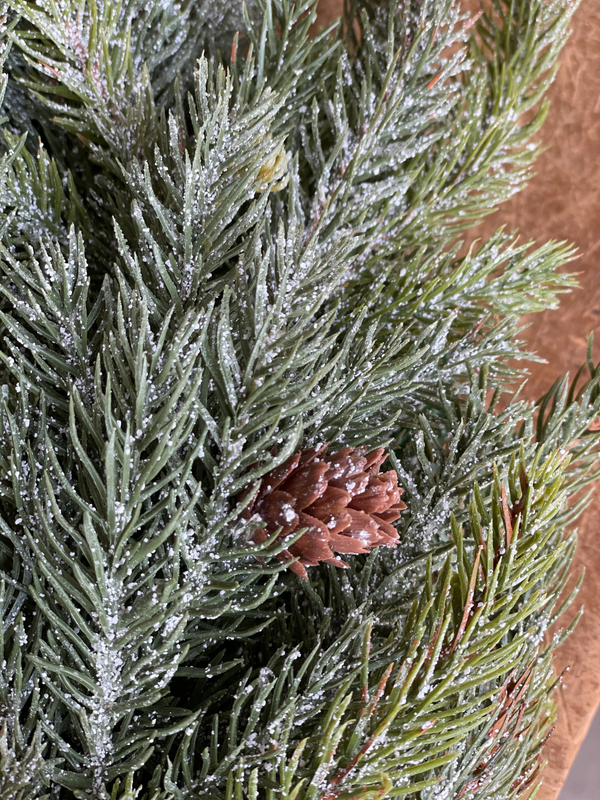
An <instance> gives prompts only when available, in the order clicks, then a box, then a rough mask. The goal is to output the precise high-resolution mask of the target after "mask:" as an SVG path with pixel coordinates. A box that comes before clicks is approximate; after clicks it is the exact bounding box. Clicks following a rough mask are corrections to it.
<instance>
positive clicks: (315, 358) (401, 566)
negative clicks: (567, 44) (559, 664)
mask: <svg viewBox="0 0 600 800" xmlns="http://www.w3.org/2000/svg"><path fill="white" fill-rule="evenodd" d="M575 5H576V3H575V2H572V1H571V0H489V2H486V3H485V4H484V6H483V8H482V13H481V14H480V15H476V16H472V15H470V14H469V13H466V12H465V10H464V9H462V8H461V7H460V4H459V3H458V2H457V1H456V0H403V1H402V2H397V1H396V2H388V0H380V1H379V2H377V1H376V0H346V7H345V17H344V20H343V21H342V22H340V23H339V24H336V25H334V26H332V27H331V28H330V29H328V30H325V31H322V32H320V33H319V34H318V35H313V36H311V35H309V32H310V30H311V26H312V25H313V23H314V21H315V18H316V7H315V3H314V2H313V0H296V2H291V0H257V2H256V3H252V4H250V5H249V6H248V7H243V6H242V5H241V3H240V4H238V2H237V0H212V2H208V0H183V1H182V2H178V3H175V2H169V0H152V1H151V0H146V1H145V2H143V0H128V1H127V2H113V0H103V2H98V1H97V0H80V1H79V2H77V3H75V2H71V0H36V2H29V0H10V2H8V3H5V5H4V7H3V9H2V13H3V23H2V47H3V50H2V68H3V75H2V83H1V88H2V93H3V113H4V117H3V120H2V126H3V136H2V153H3V155H2V160H1V161H0V169H1V182H0V198H1V215H2V220H1V223H2V228H1V237H2V241H1V244H0V269H1V279H0V296H1V299H0V326H1V334H2V339H1V345H0V360H1V361H0V371H1V376H0V377H1V381H0V382H1V395H0V418H1V425H2V436H1V441H0V504H1V505H0V512H1V513H0V568H1V581H0V596H1V602H2V623H3V636H2V638H1V639H0V642H1V645H0V646H1V647H2V655H1V658H0V717H1V720H2V727H1V729H0V798H1V800H37V799H38V798H42V797H48V798H50V797H56V798H87V797H91V798H95V799H96V798H97V799H98V800H100V798H108V797H112V798H113V800H118V798H122V800H125V799H126V798H127V799H128V800H129V799H132V798H134V797H137V798H140V800H142V798H145V799H146V800H167V799H168V800H171V798H172V800H195V798H211V799H212V798H215V800H225V799H226V800H242V798H248V800H258V799H259V798H260V800H263V798H264V800H276V799H277V800H279V798H281V799H282V800H351V798H352V800H375V799H376V798H383V797H384V796H385V797H397V798H402V797H405V798H409V800H458V798H465V800H466V799H468V798H478V799H480V800H484V799H485V800H487V799H488V798H489V800H491V799H492V798H494V800H500V798H507V799H509V798H510V799H511V800H512V799H513V798H517V797H526V796H529V797H532V796H533V794H532V793H531V792H532V790H533V791H535V788H534V787H535V786H536V785H537V782H538V778H539V772H540V765H541V755H540V752H541V747H542V743H543V741H544V739H545V737H546V736H547V734H548V731H549V728H550V726H551V723H552V719H553V714H554V711H553V706H552V699H551V697H552V690H553V688H554V686H555V684H556V678H555V677H554V676H553V673H552V670H551V656H552V651H553V649H554V647H556V645H557V644H559V643H560V641H561V639H562V637H563V636H564V635H565V634H557V635H555V636H554V638H552V640H550V639H549V638H548V637H546V636H545V634H546V632H547V631H548V629H549V628H550V626H551V625H552V624H553V623H554V621H555V620H556V619H557V618H558V617H559V616H560V614H561V613H562V611H563V610H564V609H565V608H566V607H567V606H568V604H569V602H570V601H571V599H572V597H573V595H571V596H567V597H565V591H564V590H565V586H566V583H567V579H568V576H569V566H570V562H571V559H572V555H573V551H574V548H575V542H576V537H575V534H574V533H573V532H569V530H570V529H568V526H569V525H571V524H572V522H573V521H574V520H575V519H576V517H577V515H578V514H579V513H580V511H581V510H582V508H583V507H584V506H585V503H586V501H587V497H588V495H587V494H586V491H583V490H584V489H585V487H586V486H587V485H588V484H589V483H590V482H591V481H593V480H594V478H595V477H596V476H597V475H598V470H599V462H598V444H599V436H600V433H598V432H597V431H596V430H595V426H593V425H592V422H593V421H594V419H595V418H596V416H597V415H598V414H599V413H600V389H599V381H600V369H599V368H597V367H596V366H595V364H594V362H593V360H592V355H591V351H592V347H591V342H590V349H589V357H588V363H587V364H586V365H584V367H583V368H582V370H581V371H580V373H579V374H578V375H577V376H576V378H575V379H574V380H573V381H571V382H569V380H568V379H567V378H565V379H560V380H558V381H557V383H556V384H555V385H554V386H553V387H552V388H551V389H550V391H549V392H548V394H547V395H546V396H545V397H544V398H542V399H541V400H540V402H539V403H538V404H537V405H532V404H530V403H528V402H525V401H523V400H519V399H518V397H517V396H516V395H515V394H513V393H511V392H512V391H513V390H514V387H515V385H516V383H518V382H519V381H520V380H521V378H522V375H523V373H522V372H520V371H519V370H518V369H517V368H516V367H515V363H516V362H515V359H521V360H523V359H528V358H532V356H530V354H528V353H527V352H526V350H525V348H524V345H523V343H522V342H520V341H519V339H518V335H519V318H520V317H521V315H523V314H525V313H530V312H533V311H538V310H541V309H543V308H548V307H554V306H555V305H556V303H557V296H558V294H559V293H560V292H562V291H565V290H568V289H569V288H570V287H572V286H574V285H575V283H574V279H573V277H572V276H570V275H569V274H567V273H565V272H564V271H559V270H560V267H562V266H563V265H564V264H565V263H566V262H567V261H569V260H570V259H571V258H572V257H573V251H572V250H571V249H569V247H568V246H566V245H565V244H563V243H549V244H546V245H543V246H541V247H537V248H536V247H535V246H534V245H533V244H532V243H526V244H524V243H520V242H518V241H517V239H516V235H515V234H512V233H507V232H505V231H504V230H503V229H500V230H498V232H497V233H496V234H495V235H494V236H493V237H492V238H491V239H490V240H489V241H487V242H483V243H479V244H478V245H477V246H476V247H474V248H472V249H471V250H470V251H469V252H468V254H467V255H461V252H462V251H461V232H462V231H464V230H465V229H467V228H469V227H470V226H472V225H474V224H475V223H477V222H478V221H479V220H480V219H481V218H482V217H483V216H484V215H485V214H487V213H489V212H491V211H492V210H494V209H495V208H496V207H497V206H498V204H500V203H501V202H502V201H503V200H505V199H506V198H507V197H509V196H510V195H511V194H512V193H514V192H515V191H517V190H519V188H521V187H522V185H523V183H524V181H525V180H526V179H527V177H528V176H529V175H530V170H531V166H532V164H533V161H534V158H535V155H536V153H537V145H535V144H532V137H534V136H535V134H536V133H537V132H538V130H539V128H540V125H541V124H542V122H543V119H544V116H545V114H546V109H547V106H546V103H545V101H544V99H543V97H544V93H545V91H546V89H547V87H548V85H549V84H550V82H551V81H552V78H553V76H554V73H555V70H556V65H557V57H558V54H559V51H560V48H561V46H562V44H563V43H564V41H565V37H566V35H567V29H568V24H569V20H570V17H571V15H572V13H573V11H574V9H575ZM510 387H512V388H511V391H510V392H508V389H509V388H510ZM507 392H508V393H507ZM507 397H509V399H508V400H507V399H506V398H507ZM324 442H327V443H328V450H327V453H329V454H330V456H334V455H335V454H336V453H339V452H340V451H343V452H345V453H353V454H354V455H352V459H354V461H353V463H355V464H362V463H363V461H364V459H363V456H364V454H366V453H369V452H372V451H376V450H377V448H379V447H386V448H387V449H388V452H389V458H388V461H387V464H386V466H385V467H383V469H384V470H387V471H388V473H389V475H390V476H391V477H389V479H386V480H388V483H387V484H386V485H387V486H389V487H392V486H393V484H394V480H395V477H393V473H392V470H393V471H395V474H396V475H397V477H398V481H399V485H400V486H401V487H402V488H403V495H402V499H403V501H404V502H405V503H406V509H405V510H402V511H400V510H399V509H400V508H401V504H400V503H398V502H396V506H395V508H397V509H398V511H397V513H395V516H398V513H399V514H400V518H399V520H397V521H396V522H395V523H394V524H395V526H396V528H397V534H396V532H393V536H389V537H388V538H389V539H390V541H389V542H388V544H389V543H392V544H393V543H394V542H395V539H394V537H396V536H397V538H398V544H397V546H395V547H386V548H384V547H377V546H374V545H375V544H376V543H377V542H376V537H375V534H373V536H374V537H375V538H371V539H369V540H368V541H367V540H365V539H364V538H363V544H364V548H363V550H362V553H363V554H357V555H351V554H350V555H346V556H344V560H345V561H346V564H347V567H346V568H340V567H339V566H336V565H328V564H324V563H318V562H322V561H323V560H324V557H321V556H316V557H315V558H314V565H313V566H311V565H310V564H311V563H313V562H311V561H310V559H308V561H307V559H306V557H305V554H306V553H307V552H309V551H308V550H307V547H308V545H307V543H310V542H313V541H314V542H316V541H317V539H318V536H317V533H318V531H321V532H322V529H321V528H320V527H319V525H317V523H314V522H313V523H310V524H312V525H313V528H314V530H313V529H308V528H307V527H306V525H304V527H303V526H302V524H300V522H298V524H295V527H293V529H290V530H291V533H290V531H289V530H288V531H287V532H286V530H285V526H284V524H283V523H282V524H279V523H277V524H276V521H277V520H278V519H279V517H277V516H276V513H277V514H278V513H280V512H281V513H283V514H284V517H282V518H281V519H283V520H285V519H291V517H286V516H285V514H288V513H289V514H292V515H293V514H294V513H295V511H294V510H293V509H294V508H296V507H298V508H299V507H300V506H299V501H298V497H299V494H298V493H299V492H300V489H301V488H302V489H303V490H306V491H307V492H310V491H312V489H311V487H312V488H314V486H315V483H314V481H315V480H316V478H314V476H313V477H312V478H311V477H310V476H309V472H310V471H309V472H303V473H302V476H304V477H302V481H304V483H302V486H301V487H300V488H299V484H298V482H297V481H296V483H290V482H288V483H287V484H285V483H281V484H280V485H279V484H278V485H279V488H277V487H275V483H274V476H275V475H277V474H282V472H281V470H284V471H285V470H288V472H287V473H286V475H288V478H289V474H290V472H289V469H290V467H289V465H290V464H294V465H296V466H294V467H292V469H296V468H297V471H296V473H294V474H295V475H296V476H297V475H299V474H300V472H301V470H300V468H301V467H302V464H304V463H305V462H304V461H302V460H301V459H308V461H310V459H313V460H312V462H311V463H313V464H315V463H316V464H317V466H316V467H315V468H314V469H316V471H317V472H318V473H319V475H322V474H324V470H325V469H326V467H323V465H322V463H321V461H319V459H322V458H325V456H324V455H323V453H324V450H323V448H322V447H320V445H321V444H322V443H324ZM310 448H317V451H316V453H317V456H318V458H317V461H316V462H315V461H314V457H315V456H314V452H313V451H311V450H310ZM344 448H347V449H346V450H345V449H344ZM349 448H359V449H357V450H351V449H349ZM377 452H381V451H377ZM307 453H308V454H309V455H306V454H307ZM310 453H313V455H310ZM298 454H304V455H301V456H299V455H298ZM328 457H329V456H328ZM340 458H341V456H340ZM369 458H374V456H369ZM294 459H295V460H294ZM360 459H363V461H360ZM308 461H307V462H306V463H308ZM327 463H333V462H327ZM365 463H366V462H365ZM361 468H362V467H361ZM357 469H358V467H357ZM277 470H280V472H279V473H278V472H277ZM310 474H311V475H312V473H310ZM315 474H316V473H315ZM336 474H338V473H336ZM339 474H341V473H339ZM327 475H329V476H330V478H331V485H332V486H333V485H334V481H335V480H338V482H339V480H341V478H336V477H335V475H334V474H333V472H331V474H330V473H327ZM319 480H320V478H319ZM323 480H326V479H325V478H324V479H323ZM327 480H329V478H327ZM369 480H370V481H371V483H370V484H369V486H370V487H371V489H372V492H373V493H374V494H373V496H375V495H377V497H381V492H380V489H377V488H373V487H374V486H375V484H376V485H377V486H379V484H380V483H381V481H380V480H379V478H377V477H373V478H372V479H369ZM311 481H312V483H311ZM344 485H345V486H346V488H343V487H342V488H341V489H340V488H339V487H338V489H337V491H338V497H343V498H346V499H343V503H342V504H341V505H340V507H339V509H338V512H339V515H343V514H347V513H349V512H348V508H350V506H349V505H348V506H346V505H344V504H347V503H349V502H350V498H353V499H352V503H355V507H354V509H355V510H356V509H358V508H359V507H360V508H362V507H363V506H364V508H365V509H366V510H365V512H364V513H368V514H371V513H372V509H371V507H370V506H369V507H368V503H367V499H366V497H367V495H366V494H364V493H363V494H361V496H360V497H359V499H358V500H356V499H354V498H355V496H358V495H357V493H359V494H360V492H363V488H364V487H363V488H361V490H360V492H359V490H358V489H356V488H352V489H351V488H349V485H346V484H344ZM365 486H366V484H365ZM265 487H270V488H265ZM286 487H287V488H286ZM334 488H335V487H334ZM371 489H369V491H371ZM284 490H286V491H284ZM346 490H347V492H346ZM282 491H283V493H284V494H287V497H288V498H291V499H290V503H291V505H289V507H288V506H286V505H285V503H283V500H282V499H281V497H282V494H281V493H282ZM381 491H383V489H382V490H381ZM386 491H387V490H386ZM389 491H390V492H391V491H392V489H391V488H390V489H389ZM277 492H279V494H277ZM340 492H341V494H340ZM344 492H346V494H344ZM364 492H367V489H364ZM377 492H379V494H377ZM267 495H268V497H269V498H270V499H269V503H271V505H270V506H269V504H268V503H267V501H266V500H264V501H261V499H260V498H263V497H267ZM389 496H390V498H391V497H392V494H390V495H389ZM315 497H316V495H315ZM394 497H396V496H395V495H394ZM278 498H279V499H278ZM313 499H314V498H313ZM307 502H308V501H307ZM340 502H341V501H340ZM377 502H379V500H378V501H377ZM386 502H387V501H386ZM361 503H362V504H363V506H361V505H360V504H361ZM391 503H392V500H391V499H390V500H389V505H391ZM342 506H343V508H342ZM387 507H388V506H385V508H387ZM272 508H274V509H275V511H274V512H273V514H274V515H275V516H273V517H272V518H269V519H267V518H266V515H268V514H269V513H271V511H270V510H269V509H272ZM304 508H307V509H308V511H309V512H310V513H311V514H312V513H314V514H317V511H315V510H314V508H315V507H314V506H307V505H305V506H304ZM373 508H375V506H373ZM255 509H258V510H259V511H260V513H257V512H256V510H255ZM311 509H313V510H312V511H311ZM370 509H371V510H370ZM378 509H379V510H376V511H375V512H373V513H375V515H376V516H377V514H381V513H382V514H383V516H380V517H378V518H377V519H379V520H384V516H385V514H386V513H388V512H386V511H385V510H383V511H382V509H384V505H381V507H380V508H379V506H378ZM275 512H276V513H275ZM338 512H336V513H338ZM261 514H262V515H263V517H261ZM350 516H352V515H350ZM388 516H389V514H388ZM298 519H300V517H299V518H298ZM303 519H304V518H303ZM389 519H391V517H389ZM376 521H377V520H376ZM384 522H385V520H384ZM349 524H350V523H348V525H349ZM377 524H380V522H377ZM385 524H386V525H389V524H391V523H389V522H386V523H385ZM349 530H350V528H347V530H346V532H348V531H349ZM381 530H383V527H382V529H381ZM386 530H389V529H386ZM315 531H317V533H315ZM323 535H324V534H323ZM357 535H358V534H357ZM310 536H313V537H316V538H314V539H310ZM303 537H304V538H303ZM356 541H358V540H356ZM310 546H311V547H313V545H312V544H311V545H310ZM314 546H316V545H314ZM353 546H355V547H358V545H353ZM294 548H296V549H294ZM358 549H360V548H358ZM315 552H316V551H315ZM346 552H350V553H352V552H355V551H352V550H351V551H346ZM294 554H295V557H296V558H297V559H299V560H296V561H292V562H290V555H291V556H293V557H294ZM303 558H304V561H302V559H303ZM300 563H302V564H303V565H307V568H306V574H307V575H308V577H307V578H302V577H298V576H297V575H295V574H294V571H293V570H291V569H289V567H290V566H292V567H294V566H296V567H297V569H296V571H297V572H302V570H301V569H300V568H299V567H298V565H299V564H300ZM303 568H304V567H303ZM567 632H568V631H567Z"/></svg>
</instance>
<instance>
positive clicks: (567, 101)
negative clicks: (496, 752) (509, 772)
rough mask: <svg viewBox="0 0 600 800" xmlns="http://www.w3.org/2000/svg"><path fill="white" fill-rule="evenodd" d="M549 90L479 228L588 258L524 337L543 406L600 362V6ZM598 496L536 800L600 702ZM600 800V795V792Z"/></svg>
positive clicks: (586, 523)
mask: <svg viewBox="0 0 600 800" xmlns="http://www.w3.org/2000/svg"><path fill="white" fill-rule="evenodd" d="M342 5H343V0H320V9H319V10H320V15H321V21H322V22H323V24H325V23H327V22H329V21H331V20H332V19H334V18H335V17H337V16H338V15H339V14H340V12H341V8H342ZM561 62H562V66H561V69H560V72H559V75H558V78H557V80H556V82H555V83H554V85H553V86H552V88H551V91H550V99H551V101H552V107H551V111H550V115H549V117H548V120H547V121H546V125H545V127H544V129H543V131H542V135H541V138H542V140H543V141H544V143H545V144H547V145H550V149H549V150H548V151H547V152H546V153H544V154H543V155H542V156H541V157H540V159H539V160H538V162H537V166H536V171H537V175H536V176H535V178H533V179H532V181H531V182H530V184H529V186H528V187H527V188H526V189H525V190H524V191H523V192H521V193H520V194H519V195H517V196H516V197H515V198H513V199H512V200H511V201H510V202H509V203H507V204H505V205H504V206H502V207H501V208H500V210H499V211H497V212H496V213H495V214H494V215H492V216H491V217H490V218H488V221H487V222H486V223H485V224H484V225H483V226H482V228H481V235H482V236H487V235H489V234H490V233H491V232H492V231H493V230H495V229H496V228H497V227H499V226H500V225H502V224H506V225H507V226H508V228H509V229H512V228H517V227H518V228H519V229H520V231H522V233H523V235H524V237H526V238H530V237H531V238H534V239H536V240H537V241H538V242H540V243H541V242H544V241H547V240H548V239H558V240H563V239H567V240H569V241H570V242H572V243H573V244H575V245H576V246H577V247H578V248H579V251H580V253H581V258H580V259H579V261H577V262H576V263H575V265H572V266H573V268H574V269H577V270H579V271H580V272H581V275H580V282H581V286H582V288H581V289H580V290H578V291H576V292H573V293H572V294H570V295H563V300H562V303H561V308H560V309H559V310H558V311H553V312H546V313H544V314H540V315H537V316H536V317H535V318H534V319H533V320H532V325H531V327H530V328H529V330H528V332H527V339H528V342H529V345H530V347H531V349H533V350H535V351H536V352H537V353H538V354H539V355H541V356H543V357H544V358H545V359H546V360H547V362H548V363H547V364H542V365H536V367H535V370H534V371H533V372H532V376H531V379H530V381H529V384H528V389H527V394H528V395H529V397H531V398H536V397H538V396H539V395H540V394H542V393H543V392H544V391H545V390H546V389H547V388H549V386H550V385H551V384H552V382H553V381H554V379H555V378H556V376H557V374H558V373H564V372H566V371H569V370H570V371H571V372H574V371H575V370H576V369H577V368H578V367H579V365H580V364H581V363H582V362H583V360H584V358H585V348H586V338H587V335H588V333H589V332H590V331H593V330H594V329H596V332H597V345H598V346H597V347H596V353H595V359H596V360H598V358H599V357H600V2H599V0H583V1H582V3H581V6H580V8H579V10H578V11H577V13H576V15H575V20H574V23H573V32H572V35H571V37H570V39H569V41H568V42H567V44H566V47H565V50H564V51H563V55H562V58H561ZM599 514H600V491H598V492H597V496H596V499H595V501H594V502H593V504H592V505H591V506H590V508H589V509H588V510H587V511H586V513H585V515H584V516H583V517H582V519H581V520H580V524H579V534H580V544H579V550H578V555H577V557H576V564H575V571H576V572H577V573H579V572H580V571H581V569H582V568H583V567H585V569H586V578H585V581H584V585H583V589H582V591H581V594H580V596H579V601H578V602H579V604H583V605H584V607H585V614H584V616H583V619H582V620H581V622H580V623H579V626H578V627H577V629H576V631H575V633H574V634H573V635H572V636H571V637H570V639H569V640H568V641H567V642H566V643H565V644H564V645H563V647H562V648H561V650H560V652H559V653H558V655H557V658H556V669H557V671H562V670H563V669H564V668H565V667H566V666H568V665H572V666H571V669H570V671H569V673H568V674H567V676H566V678H565V681H564V684H563V688H562V689H560V690H559V692H558V702H559V719H558V723H557V726H556V730H555V731H554V734H553V735H552V736H551V737H550V739H549V741H548V743H547V745H546V758H547V760H548V767H547V769H546V772H545V775H544V783H543V785H542V788H541V791H540V793H538V795H536V800H556V797H557V795H558V792H559V791H560V787H561V786H562V783H563V781H564V778H565V776H566V773H567V771H568V769H569V766H570V764H571V763H572V761H573V758H574V757H575V754H576V752H577V750H578V748H579V745H580V744H581V741H582V740H583V738H584V737H585V734H586V732H587V729H588V727H589V725H590V722H591V720H592V718H593V716H594V712H595V711H596V708H597V707H598V704H599V703H600V524H599ZM598 796H599V797H600V787H598Z"/></svg>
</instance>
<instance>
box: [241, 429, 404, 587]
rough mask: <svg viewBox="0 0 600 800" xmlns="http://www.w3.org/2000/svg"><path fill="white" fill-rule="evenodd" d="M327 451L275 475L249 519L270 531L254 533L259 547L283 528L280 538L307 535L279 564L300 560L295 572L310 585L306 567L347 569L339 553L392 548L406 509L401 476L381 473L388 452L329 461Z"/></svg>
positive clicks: (345, 454)
mask: <svg viewBox="0 0 600 800" xmlns="http://www.w3.org/2000/svg"><path fill="white" fill-rule="evenodd" d="M326 449H327V445H326V444H325V445H320V446H319V447H317V448H311V449H309V450H303V451H302V452H301V453H296V455H294V456H292V457H291V458H289V459H288V460H287V461H286V462H285V463H284V464H282V465H281V466H280V467H277V468H276V469H274V470H272V472H270V473H269V474H268V475H266V476H265V477H264V478H263V480H262V482H261V485H260V488H259V490H258V492H257V494H256V495H255V497H254V499H253V500H252V501H251V503H250V504H249V505H248V507H247V508H246V509H245V512H244V513H245V516H246V517H247V518H248V519H249V518H250V517H251V516H252V514H258V516H260V518H261V519H262V520H264V522H265V523H266V525H265V527H264V528H260V529H258V530H257V531H255V533H254V541H255V542H256V543H257V544H259V543H262V542H264V541H265V540H266V539H267V538H268V537H269V536H270V535H272V534H273V533H274V532H275V531H276V530H277V529H278V528H279V527H281V528H282V530H281V533H280V536H281V537H283V536H289V535H290V534H291V533H294V532H295V531H297V530H299V529H300V528H307V531H306V533H304V534H303V535H302V536H301V537H300V539H298V540H297V541H296V542H294V544H292V545H290V547H289V549H288V550H284V551H282V552H281V553H280V554H279V556H278V558H279V559H280V560H282V561H287V560H288V559H291V558H296V557H297V558H298V561H295V562H294V563H292V564H290V569H292V570H293V571H294V572H295V573H296V574H297V575H300V577H302V578H307V577H308V575H307V572H306V569H305V568H306V567H313V566H315V565H316V564H318V563H319V562H320V561H324V562H325V563H326V564H332V565H334V566H337V567H347V566H348V564H346V563H345V562H344V561H342V560H341V559H339V558H336V557H335V555H334V554H335V553H342V554H349V553H368V552H369V550H370V549H371V548H372V547H376V546H377V545H386V546H387V547H395V546H396V544H397V543H398V531H397V530H396V529H395V528H394V526H393V525H392V524H391V523H392V522H394V521H395V520H397V519H398V518H399V516H400V512H401V511H402V510H403V509H404V508H406V506H405V504H404V503H403V502H402V500H401V499H400V495H401V494H402V489H400V488H399V487H398V476H397V475H396V472H395V471H394V470H389V471H388V472H383V473H380V472H379V468H380V466H381V464H382V462H383V461H385V459H386V456H387V454H386V452H385V450H384V448H383V447H378V448H377V449H376V450H372V451H371V452H370V453H367V452H366V448H365V447H344V448H343V449H342V450H338V452H337V453H332V454H331V455H329V456H326V455H325V451H326Z"/></svg>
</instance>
